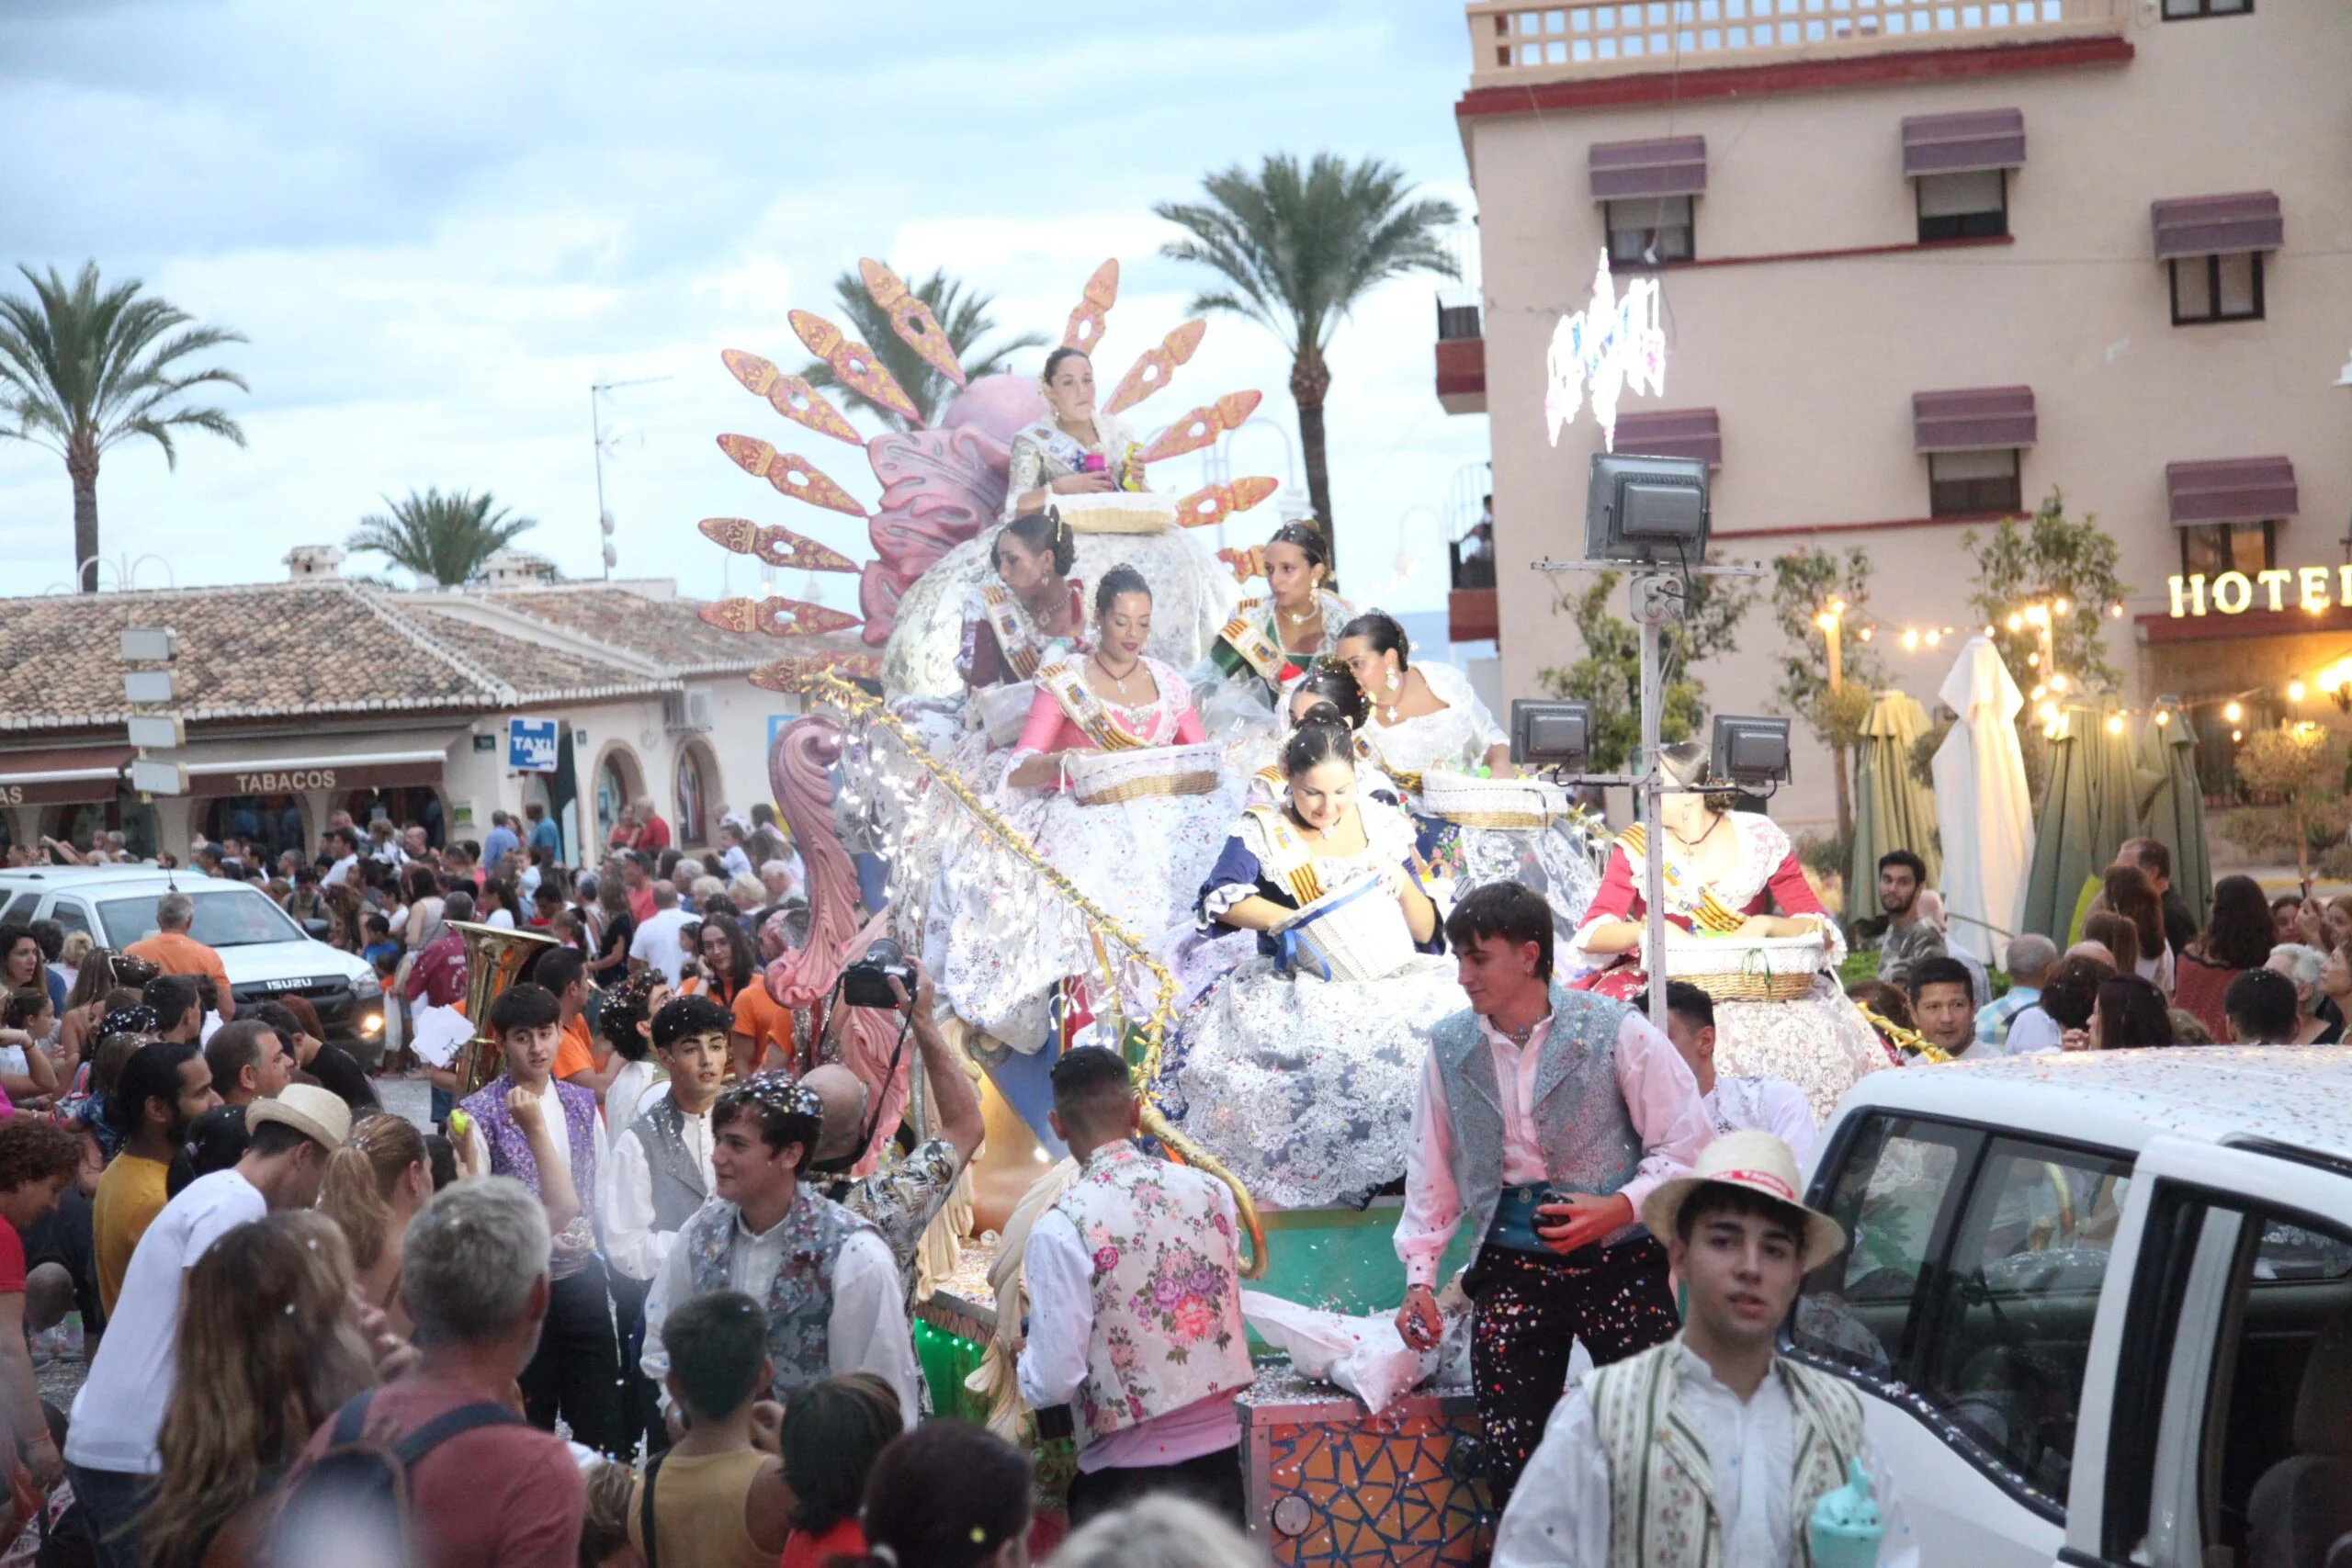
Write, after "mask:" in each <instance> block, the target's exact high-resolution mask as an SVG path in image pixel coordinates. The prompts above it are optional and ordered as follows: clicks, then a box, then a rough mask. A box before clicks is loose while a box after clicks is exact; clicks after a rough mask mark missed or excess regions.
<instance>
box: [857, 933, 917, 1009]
mask: <svg viewBox="0 0 2352 1568" xmlns="http://www.w3.org/2000/svg"><path fill="white" fill-rule="evenodd" d="M894 979H895V980H897V981H898V982H899V985H900V986H901V987H904V988H905V990H906V993H907V995H908V996H909V997H912V996H913V995H914V994H915V971H914V965H912V964H909V963H908V962H907V951H906V949H905V948H902V947H900V946H899V944H898V943H897V942H892V941H891V940H890V939H889V938H888V937H887V936H886V937H877V938H876V939H875V942H874V945H873V946H871V947H869V948H867V949H866V950H865V957H863V958H861V959H859V960H858V961H857V962H856V963H854V964H851V965H849V967H847V968H845V969H843V970H842V1001H843V1002H846V1003H847V1004H848V1005H849V1006H851V1007H854V1008H882V1009H885V1010H888V1011H891V1012H896V1011H897V1010H899V998H897V997H895V996H893V995H892V994H891V992H890V982H891V981H892V980H894Z"/></svg>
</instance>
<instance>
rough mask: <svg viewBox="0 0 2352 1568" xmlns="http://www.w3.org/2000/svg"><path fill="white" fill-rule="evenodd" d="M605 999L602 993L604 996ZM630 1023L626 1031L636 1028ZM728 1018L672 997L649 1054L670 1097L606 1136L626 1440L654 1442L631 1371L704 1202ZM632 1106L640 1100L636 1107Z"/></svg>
mask: <svg viewBox="0 0 2352 1568" xmlns="http://www.w3.org/2000/svg"><path fill="white" fill-rule="evenodd" d="M608 994H609V993H608ZM628 1027H631V1028H634V1027H635V1025H633V1024H632V1025H629V1026H628ZM733 1027H734V1015H733V1014H732V1013H730V1012H729V1011H728V1010H727V1009H726V1008H725V1007H724V1006H723V1005H721V1004H720V1003H719V1002H718V1001H717V1000H716V999H714V998H710V997H680V998H678V999H677V1000H675V1001H673V1002H669V1003H665V1004H664V1005H663V1006H662V1010H660V1011H659V1012H657V1013H655V1014H654V1015H653V1023H652V1033H653V1049H654V1052H655V1054H656V1055H659V1056H660V1057H661V1058H662V1066H664V1067H665V1068H667V1069H668V1070H669V1074H670V1077H669V1083H668V1092H667V1093H665V1094H662V1095H661V1096H660V1097H659V1098H656V1099H655V1100H653V1103H652V1104H650V1105H648V1106H646V1107H645V1109H644V1110H643V1111H640V1112H639V1114H638V1116H637V1118H636V1120H635V1121H633V1122H630V1124H629V1125H628V1126H627V1127H625V1128H623V1129H621V1131H620V1134H619V1135H618V1136H616V1137H615V1138H614V1140H613V1157H612V1159H611V1161H610V1162H609V1163H608V1164H607V1166H606V1168H605V1169H606V1172H607V1178H606V1179H607V1180H608V1181H609V1182H610V1183H611V1186H610V1190H608V1191H607V1192H606V1194H605V1259H606V1260H607V1261H608V1262H610V1263H611V1264H612V1266H613V1308H614V1317H615V1321H616V1322H617V1323H618V1324H619V1325H620V1331H621V1343H622V1345H623V1347H624V1354H623V1356H622V1358H621V1359H622V1364H623V1366H624V1367H625V1368H627V1369H628V1373H629V1375H628V1376H627V1377H626V1378H625V1379H624V1380H623V1382H625V1383H626V1384H627V1389H628V1392H627V1395H626V1397H627V1399H628V1419H629V1422H630V1427H629V1435H630V1436H634V1435H635V1434H636V1433H637V1432H639V1431H642V1432H645V1433H647V1434H648V1435H649V1436H650V1437H651V1438H652V1440H653V1444H654V1446H655V1447H656V1448H659V1447H661V1445H662V1421H661V1413H660V1402H659V1399H658V1398H657V1396H656V1393H655V1390H654V1386H653V1384H652V1382H650V1380H649V1379H647V1377H646V1376H645V1374H644V1372H643V1371H642V1370H640V1369H639V1367H638V1359H639V1355H641V1354H642V1351H641V1349H639V1348H637V1347H639V1346H640V1344H641V1339H642V1335H643V1329H644V1323H643V1314H644V1311H645V1297H646V1292H649V1291H650V1290H651V1289H652V1288H653V1281H654V1280H656V1279H659V1278H660V1277H661V1274H662V1265H663V1264H665V1263H667V1262H669V1260H670V1252H671V1249H672V1247H674V1246H675V1245H676V1244H677V1239H678V1231H679V1228H680V1227H681V1226H683V1225H684V1224H685V1223H686V1222H687V1221H688V1220H690V1219H692V1218H693V1217H694V1215H695V1211H696V1210H697V1209H700V1208H701V1207H702V1206H703V1205H704V1204H705V1203H707V1202H708V1201H710V1196H711V1193H712V1192H713V1191H714V1190H716V1189H717V1186H718V1178H717V1176H716V1175H715V1174H714V1173H713V1171H712V1170H711V1164H710V1151H711V1131H710V1106H711V1102H712V1101H713V1100H717V1099H718V1086H719V1083H720V1080H721V1079H722V1078H724V1077H726V1074H727V1032H728V1031H729V1029H731V1028H733ZM639 1104H640V1105H643V1104H644V1101H643V1100H639Z"/></svg>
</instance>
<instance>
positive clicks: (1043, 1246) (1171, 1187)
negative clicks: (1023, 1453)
mask: <svg viewBox="0 0 2352 1568" xmlns="http://www.w3.org/2000/svg"><path fill="white" fill-rule="evenodd" d="M1141 1111H1142V1108H1141V1106H1140V1105H1139V1104H1138V1102H1137V1101H1136V1092H1135V1085H1134V1082H1133V1080H1132V1079H1131V1078H1130V1077H1129V1076H1128V1073H1127V1065H1126V1064H1125V1062H1123V1061H1121V1060H1120V1059H1119V1057H1118V1056H1117V1055H1116V1054H1114V1053H1113V1052H1110V1051H1105V1050H1102V1049H1100V1048H1097V1047H1093V1046H1088V1047H1084V1048H1081V1049H1080V1050H1076V1051H1072V1052H1070V1053H1069V1055H1066V1056H1064V1057H1063V1058H1062V1059H1061V1060H1060V1061H1058V1062H1057V1063H1055V1064H1054V1109H1053V1111H1051V1112H1050V1114H1049V1115H1048V1117H1047V1120H1048V1121H1050V1122H1052V1123H1053V1129H1054V1131H1055V1133H1056V1134H1058V1135H1059V1136H1060V1137H1061V1139H1062V1141H1063V1142H1064V1143H1066V1144H1068V1145H1069V1152H1070V1154H1071V1155H1072V1156H1074V1157H1075V1158H1076V1159H1077V1160H1078V1162H1079V1174H1078V1179H1077V1180H1076V1181H1074V1182H1073V1183H1072V1184H1071V1185H1070V1189H1069V1191H1067V1192H1065V1193H1063V1194H1062V1196H1061V1198H1060V1200H1059V1201H1057V1202H1056V1203H1055V1204H1054V1206H1053V1207H1052V1208H1050V1209H1048V1210H1047V1211H1046V1213H1044V1214H1043V1215H1041V1216H1039V1218H1038V1220H1037V1224H1036V1225H1035V1228H1033V1229H1032V1230H1031V1231H1030V1233H1029V1242H1028V1245H1027V1247H1024V1248H1023V1251H1022V1255H1021V1262H1022V1270H1023V1275H1024V1276H1025V1278H1026V1280H1027V1282H1028V1287H1029V1302H1030V1307H1029V1324H1028V1342H1027V1343H1026V1344H1025V1345H1024V1346H1023V1348H1022V1350H1021V1359H1020V1363H1019V1368H1018V1371H1019V1377H1020V1382H1021V1396H1022V1398H1023V1399H1025V1400H1027V1401H1028V1402H1029V1404H1031V1405H1032V1406H1033V1407H1034V1408H1035V1409H1037V1410H1040V1411H1044V1410H1050V1409H1052V1408H1053V1407H1055V1406H1057V1405H1065V1404H1072V1403H1075V1405H1076V1410H1075V1415H1076V1416H1077V1417H1078V1434H1077V1435H1078V1440H1079V1445H1080V1446H1079V1452H1078V1476H1077V1478H1076V1479H1075V1480H1073V1481H1072V1482H1071V1483H1070V1488H1069V1522H1070V1524H1071V1525H1072V1526H1073V1527H1075V1526H1078V1525H1082V1524H1084V1523H1085V1522H1086V1521H1087V1520H1088V1519H1091V1518H1092V1517H1094V1516H1096V1515H1097V1514H1102V1513H1106V1512H1108V1511H1110V1510H1111V1509H1113V1508H1116V1507H1118V1506H1122V1505H1124V1504H1125V1503H1128V1502H1131V1501H1133V1500H1134V1499H1135V1498H1136V1497H1140V1496H1143V1495H1146V1494H1148V1493H1154V1492H1176V1493H1182V1494H1186V1495H1190V1496H1192V1497H1193V1498H1194V1499H1195V1500H1196V1501H1198V1502H1200V1503H1203V1504H1204V1505H1205V1506H1208V1507H1210V1508H1213V1509H1215V1510H1216V1512H1218V1513H1220V1514H1222V1515H1224V1516H1225V1517H1227V1518H1228V1519H1231V1520H1232V1521H1234V1522H1235V1523H1236V1524H1238V1523H1240V1522H1241V1519H1242V1511H1243V1504H1242V1495H1241V1461H1240V1454H1239V1451H1238V1450H1239V1445H1240V1441H1241V1424H1240V1420H1239V1418H1238V1414H1237V1413H1236V1411H1235V1410H1234V1404H1233V1402H1234V1398H1235V1396H1236V1395H1238V1394H1239V1393H1241V1392H1242V1391H1243V1390H1244V1389H1247V1388H1248V1387H1249V1386H1250V1381H1251V1377H1252V1375H1253V1374H1252V1373H1251V1371H1250V1348H1249V1343H1248V1337H1247V1334H1246V1331H1245V1330H1244V1329H1243V1327H1242V1325H1241V1280H1240V1244H1239V1241H1238V1228H1237V1226H1238V1222H1237V1220H1236V1216H1235V1212H1234V1203H1233V1194H1232V1192H1231V1191H1230V1190H1228V1189H1227V1187H1226V1185H1225V1183H1224V1182H1222V1181H1219V1180H1218V1179H1216V1178H1215V1177H1213V1176H1209V1175H1206V1174H1204V1173H1203V1172H1201V1171H1197V1170H1188V1169H1186V1168H1183V1167H1182V1166H1176V1165H1170V1164H1169V1163H1168V1162H1167V1161H1165V1160H1159V1159H1154V1158H1152V1157H1151V1156H1148V1155H1146V1154H1145V1153H1143V1151H1141V1150H1140V1149H1138V1148H1136V1145H1135V1141H1134V1140H1135V1136H1136V1124H1137V1122H1138V1119H1139V1117H1140V1115H1141Z"/></svg>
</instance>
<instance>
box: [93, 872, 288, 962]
mask: <svg viewBox="0 0 2352 1568" xmlns="http://www.w3.org/2000/svg"><path fill="white" fill-rule="evenodd" d="M182 891H183V892H188V893H189V897H191V898H192V899H193V900H194V901H195V904H196V918H195V919H193V920H191V921H190V922H189V923H188V931H187V934H188V935H189V936H190V937H192V938H194V939H195V940H196V941H198V942H202V943H203V944H204V945H205V946H207V947H214V948H227V947H250V946H252V945H253V944H254V943H255V942H300V941H302V940H303V937H302V931H301V928H300V927H299V926H297V925H296V924H295V923H294V922H293V921H292V920H290V919H288V918H287V915H286V911H285V910H283V909H280V908H278V907H277V905H275V904H273V903H271V902H270V901H269V900H268V899H267V898H265V897H262V896H261V895H260V894H258V893H256V892H254V891H253V889H251V888H249V887H236V888H223V889H221V890H220V892H217V893H204V892H192V891H190V890H188V889H185V888H184V889H182ZM162 898H163V895H162V894H160V893H141V894H136V895H133V896H131V897H122V898H108V899H106V900H104V901H102V902H101V903H100V904H99V905H98V919H100V920H102V921H103V922H105V925H106V928H107V945H108V946H110V947H117V948H122V947H129V946H130V944H131V943H132V942H140V941H143V940H144V939H146V938H148V937H151V936H153V935H154V934H155V906H156V904H157V903H159V902H160V901H161V900H162Z"/></svg>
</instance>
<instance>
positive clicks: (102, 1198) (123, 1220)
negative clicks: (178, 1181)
mask: <svg viewBox="0 0 2352 1568" xmlns="http://www.w3.org/2000/svg"><path fill="white" fill-rule="evenodd" d="M171 1169H172V1168H171V1167H170V1166H167V1165H165V1164H164V1163H163V1162H162V1161H160V1160H152V1159H142V1158H141V1157H140V1156H137V1155H132V1154H121V1155H117V1156H115V1157H114V1163H113V1164H111V1165H109V1166H107V1168H106V1171H105V1173H104V1174H103V1175H101V1176H100V1177H99V1178H98V1192H97V1196H96V1198H95V1199H94V1200H92V1202H91V1209H90V1228H91V1230H92V1232H93V1233H94V1235H95V1238H96V1247H97V1258H98V1304H99V1305H101V1306H103V1307H105V1308H106V1310H107V1316H108V1317H112V1316H113V1315H114V1303H115V1298H116V1297H117V1296H119V1295H120V1294H121V1293H122V1276H123V1273H124V1271H125V1270H127V1269H130V1255H131V1254H132V1253H133V1252H135V1251H137V1250H138V1249H139V1238H140V1237H141V1236H142V1235H146V1234H147V1227H148V1226H149V1225H151V1224H154V1223H155V1216H156V1215H157V1214H160V1213H163V1212H164V1201H165V1195H164V1178H165V1177H167V1176H169V1175H170V1174H171Z"/></svg>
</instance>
